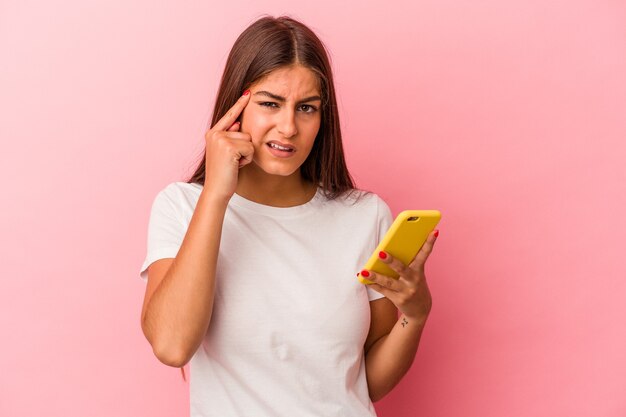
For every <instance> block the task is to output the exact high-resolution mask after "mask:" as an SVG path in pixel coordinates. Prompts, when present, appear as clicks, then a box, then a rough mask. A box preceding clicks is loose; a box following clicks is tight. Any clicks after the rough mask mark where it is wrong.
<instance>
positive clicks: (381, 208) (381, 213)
mask: <svg viewBox="0 0 626 417" xmlns="http://www.w3.org/2000/svg"><path fill="white" fill-rule="evenodd" d="M376 200H377V205H378V210H377V211H376V213H377V214H376V217H377V219H376V227H377V234H376V245H378V243H379V242H380V241H381V239H382V238H383V236H385V233H387V230H389V228H390V227H391V224H392V223H393V214H392V213H391V209H390V208H389V206H388V205H387V203H385V201H384V200H383V199H382V198H380V197H378V196H377V198H376ZM365 288H367V296H368V298H369V300H370V301H374V300H378V299H379V298H382V297H384V295H383V294H381V293H379V292H378V291H376V290H374V289H372V288H371V286H370V285H366V286H365Z"/></svg>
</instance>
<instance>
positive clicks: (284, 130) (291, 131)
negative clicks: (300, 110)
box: [277, 109, 298, 138]
mask: <svg viewBox="0 0 626 417" xmlns="http://www.w3.org/2000/svg"><path fill="white" fill-rule="evenodd" d="M277 128H278V133H280V134H281V135H283V136H284V137H285V138H291V137H293V136H295V135H297V134H298V128H297V127H296V114H295V112H294V111H293V110H291V109H285V110H284V111H282V112H281V114H280V116H279V119H278V121H277Z"/></svg>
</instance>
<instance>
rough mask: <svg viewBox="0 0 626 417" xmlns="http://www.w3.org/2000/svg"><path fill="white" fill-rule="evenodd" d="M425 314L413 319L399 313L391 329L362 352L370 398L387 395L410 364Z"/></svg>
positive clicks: (376, 399)
mask: <svg viewBox="0 0 626 417" xmlns="http://www.w3.org/2000/svg"><path fill="white" fill-rule="evenodd" d="M426 318H427V317H424V318H423V319H413V318H408V317H405V315H404V314H402V315H401V316H400V318H399V319H398V321H397V322H396V324H395V325H394V327H393V329H391V332H390V333H389V334H388V335H386V336H384V337H382V338H381V339H379V340H378V341H377V342H376V343H375V344H374V345H372V347H371V348H370V349H369V351H368V352H367V353H366V355H365V370H366V375H367V385H368V388H369V393H370V398H371V399H372V401H374V402H375V401H378V400H380V399H382V398H383V397H384V396H385V395H387V394H388V393H389V392H390V391H391V390H392V389H393V388H394V387H395V386H396V385H397V384H398V383H399V382H400V380H401V379H402V377H404V375H405V374H406V373H407V372H408V370H409V369H410V368H411V365H412V364H413V359H414V358H415V353H416V352H417V347H418V345H419V341H420V338H421V336H422V331H423V329H424V325H425V324H426Z"/></svg>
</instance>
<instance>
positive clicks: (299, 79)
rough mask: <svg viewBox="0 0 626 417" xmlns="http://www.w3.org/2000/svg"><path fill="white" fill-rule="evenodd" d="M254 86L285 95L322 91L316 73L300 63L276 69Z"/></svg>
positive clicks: (309, 93)
mask: <svg viewBox="0 0 626 417" xmlns="http://www.w3.org/2000/svg"><path fill="white" fill-rule="evenodd" d="M254 87H255V88H257V89H259V90H267V91H269V92H271V93H274V94H278V95H280V96H283V97H289V96H303V95H314V94H319V93H320V91H319V82H318V79H317V76H316V74H315V73H314V72H313V71H311V70H310V69H308V68H305V67H303V66H300V65H296V66H291V67H284V68H278V69H275V70H274V71H272V72H270V73H269V74H267V75H266V76H264V77H263V78H261V79H260V80H259V81H257V82H256V83H255V84H254Z"/></svg>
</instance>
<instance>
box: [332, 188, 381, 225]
mask: <svg viewBox="0 0 626 417" xmlns="http://www.w3.org/2000/svg"><path fill="white" fill-rule="evenodd" d="M323 204H324V206H325V207H327V208H330V209H331V211H333V212H346V213H347V214H349V215H350V216H357V215H358V216H359V217H367V218H372V217H376V218H379V219H380V218H388V217H389V216H391V209H390V208H389V205H388V204H387V202H386V201H385V200H384V199H383V198H382V197H381V196H379V195H378V194H376V193H374V192H372V191H367V190H361V189H357V188H355V189H353V190H351V191H349V192H346V193H344V194H342V195H341V196H339V197H337V198H335V199H332V200H331V199H326V198H325V199H324V203H323Z"/></svg>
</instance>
